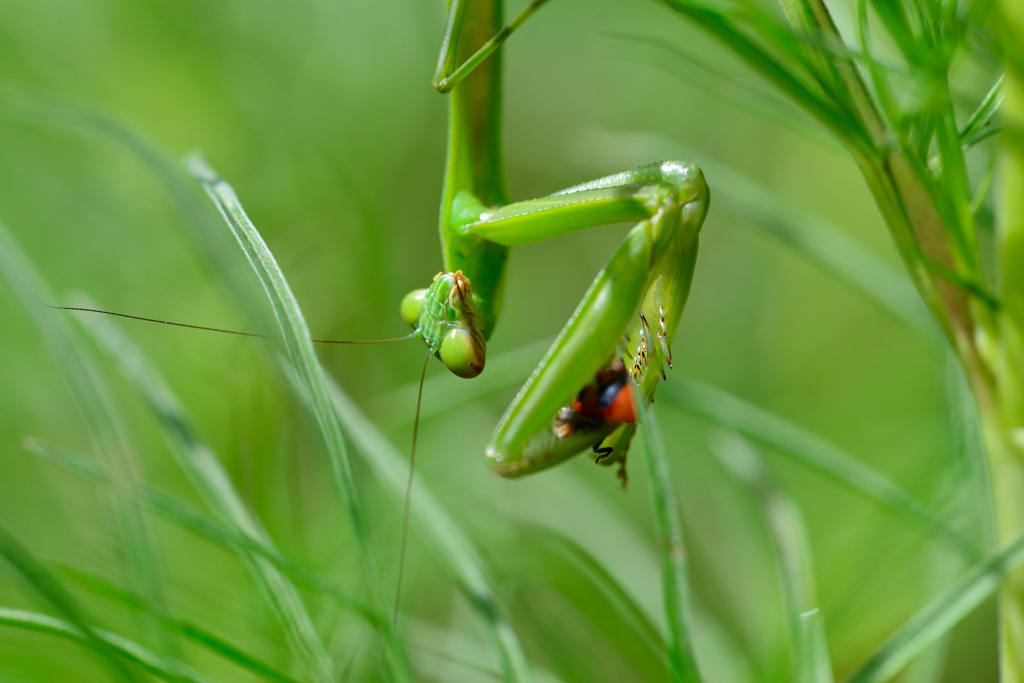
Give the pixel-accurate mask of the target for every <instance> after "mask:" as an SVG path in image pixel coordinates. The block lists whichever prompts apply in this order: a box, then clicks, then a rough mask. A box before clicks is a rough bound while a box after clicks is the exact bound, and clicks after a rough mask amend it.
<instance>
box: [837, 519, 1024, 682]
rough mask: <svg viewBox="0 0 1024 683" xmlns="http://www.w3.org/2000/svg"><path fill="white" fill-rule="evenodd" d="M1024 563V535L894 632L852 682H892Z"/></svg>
mask: <svg viewBox="0 0 1024 683" xmlns="http://www.w3.org/2000/svg"><path fill="white" fill-rule="evenodd" d="M1022 564H1024V536H1021V537H1019V538H1017V539H1016V540H1015V541H1013V542H1012V543H1010V544H1009V545H1007V546H1006V548H1004V549H1003V550H1001V551H999V552H997V553H994V554H993V555H990V556H989V557H987V558H986V559H984V560H982V561H981V562H980V563H978V564H977V565H975V566H974V568H973V569H971V570H970V571H969V572H967V574H965V575H964V576H963V577H962V578H960V579H959V580H957V581H956V582H954V583H953V584H952V585H951V586H949V587H948V588H947V589H946V590H944V591H943V592H942V593H940V594H939V595H938V596H937V597H936V598H935V599H933V600H932V601H931V602H929V603H928V604H927V605H925V607H924V608H923V609H922V610H921V611H920V612H918V613H917V614H916V615H914V617H913V618H911V619H910V621H908V622H907V623H906V624H904V625H903V626H902V627H901V628H900V629H899V630H898V631H896V632H895V633H894V634H892V635H891V636H890V637H889V638H888V639H887V640H886V641H885V643H883V644H882V646H881V647H880V648H879V649H878V650H877V651H876V652H875V654H874V655H873V656H872V657H871V658H870V659H869V660H868V661H867V662H865V663H864V665H863V666H862V667H861V668H860V669H858V670H857V671H856V672H855V673H854V674H853V675H851V676H850V678H848V679H847V682H848V683H869V682H874V681H888V680H890V679H891V678H892V677H893V676H895V675H896V674H897V673H898V672H899V671H900V670H901V669H902V668H903V667H905V666H906V665H907V664H908V663H910V662H911V661H912V660H913V659H914V658H915V657H917V656H918V655H919V654H920V653H922V652H923V651H924V650H925V649H927V648H928V646H929V645H931V644H932V643H933V642H935V640H936V639H938V638H939V637H941V636H942V635H944V634H945V633H947V632H948V631H949V630H950V629H951V628H953V626H955V625H956V624H957V623H959V621H960V620H961V619H963V618H964V617H965V616H967V615H968V614H970V612H971V611H972V610H974V609H975V608H976V607H977V606H978V605H980V604H981V603H982V602H984V601H985V600H987V599H988V598H989V597H991V596H992V595H993V594H994V593H995V592H996V591H997V590H998V588H999V585H1000V582H1001V580H1002V577H1003V576H1005V575H1006V574H1008V573H1009V572H1011V571H1013V570H1014V569H1016V568H1018V567H1020V566H1021V565H1022Z"/></svg>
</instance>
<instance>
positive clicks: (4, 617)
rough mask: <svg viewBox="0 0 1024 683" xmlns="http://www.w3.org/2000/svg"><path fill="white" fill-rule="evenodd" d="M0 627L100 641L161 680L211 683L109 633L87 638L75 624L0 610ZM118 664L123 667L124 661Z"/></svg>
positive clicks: (89, 642) (177, 663) (87, 642)
mask: <svg viewBox="0 0 1024 683" xmlns="http://www.w3.org/2000/svg"><path fill="white" fill-rule="evenodd" d="M0 625H3V626H9V627H12V628H20V629H23V630H26V631H36V632H39V633H46V634H48V635H52V636H57V637H58V638H66V639H68V640H72V641H75V642H78V643H81V644H83V645H85V646H86V647H95V644H96V642H97V641H98V642H99V643H100V644H101V646H102V648H103V651H104V652H106V653H108V655H109V656H111V657H117V658H119V660H121V659H123V660H127V661H128V662H132V663H135V664H138V665H139V666H141V667H143V668H145V669H146V671H148V672H149V673H151V674H153V675H154V676H156V677H157V678H160V679H162V680H165V681H173V682H174V683H211V681H210V679H208V678H206V677H205V676H203V675H202V674H200V673H199V672H198V671H195V670H194V669H192V668H190V667H189V666H188V665H187V664H185V663H183V662H180V661H176V660H173V659H168V658H165V657H161V656H159V655H157V654H155V653H153V652H152V651H150V650H147V649H146V648H144V647H142V646H141V645H139V644H138V643H136V642H134V641H132V640H128V639H127V638H124V637H122V636H119V635H116V634H113V633H110V632H109V631H104V630H102V629H96V630H92V631H90V633H89V634H86V633H85V632H83V631H82V630H81V628H80V627H79V625H77V624H75V622H74V621H73V620H69V621H64V620H62V619H57V618H54V617H51V616H47V615H45V614H39V613H38V612H29V611H27V610H21V609H13V608H10V607H0ZM117 664H118V666H122V667H123V664H122V662H121V661H118V662H117ZM131 680H137V679H134V678H133V679H131Z"/></svg>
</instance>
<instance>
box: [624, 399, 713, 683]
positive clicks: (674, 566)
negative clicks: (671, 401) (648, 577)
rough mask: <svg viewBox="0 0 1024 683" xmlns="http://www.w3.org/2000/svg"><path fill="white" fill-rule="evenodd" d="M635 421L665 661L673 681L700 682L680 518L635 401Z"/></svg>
mask: <svg viewBox="0 0 1024 683" xmlns="http://www.w3.org/2000/svg"><path fill="white" fill-rule="evenodd" d="M637 407H638V408H639V411H638V412H639V414H638V415H637V418H638V422H639V423H640V424H641V425H642V426H643V432H644V437H645V438H644V444H645V445H646V448H645V449H644V451H645V454H646V458H645V462H646V464H647V473H648V476H649V477H650V480H651V504H652V507H653V512H654V529H655V540H656V542H657V548H658V554H659V556H660V557H661V581H662V600H663V603H664V606H665V618H666V619H667V621H668V631H669V639H668V658H669V666H670V673H671V675H672V680H673V681H678V682H685V683H690V682H691V681H699V680H701V678H700V675H699V674H698V673H697V664H696V661H695V659H694V656H693V649H692V648H693V646H692V645H691V639H690V628H689V624H690V623H691V620H690V614H691V605H692V602H693V599H692V598H691V589H690V581H689V578H688V576H687V569H686V565H687V562H686V555H687V549H686V541H685V539H684V537H683V515H682V510H681V508H680V507H679V498H678V496H676V489H675V482H674V481H673V479H672V470H671V467H670V466H669V461H668V456H667V454H666V453H665V444H664V440H663V438H662V434H661V428H660V427H659V426H658V422H657V418H655V415H654V411H653V410H652V409H651V408H650V407H649V406H648V405H647V404H646V403H645V402H644V401H637Z"/></svg>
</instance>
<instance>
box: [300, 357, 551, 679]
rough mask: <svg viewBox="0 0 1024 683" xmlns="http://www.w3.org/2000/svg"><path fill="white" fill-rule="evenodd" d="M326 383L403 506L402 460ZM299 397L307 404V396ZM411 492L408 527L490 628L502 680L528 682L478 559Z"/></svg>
mask: <svg viewBox="0 0 1024 683" xmlns="http://www.w3.org/2000/svg"><path fill="white" fill-rule="evenodd" d="M286 369H287V368H286ZM287 374H288V376H289V378H290V379H291V380H292V386H293V387H295V388H296V391H298V392H299V393H300V394H302V393H303V392H304V391H305V387H304V386H303V384H302V383H301V381H300V380H299V378H298V377H297V376H295V373H294V372H289V373H287ZM328 383H329V388H330V392H331V400H332V401H333V403H334V410H335V411H336V412H337V416H338V419H339V420H341V422H342V424H343V425H344V426H345V429H346V430H347V431H348V434H349V436H350V437H351V439H352V443H353V445H354V446H355V448H356V451H357V452H358V453H359V454H360V455H361V456H362V457H363V459H364V461H365V462H366V464H367V465H369V466H370V468H371V469H373V471H374V473H375V474H376V475H377V478H378V479H379V480H380V481H381V483H382V484H383V485H384V486H385V487H386V488H387V489H389V490H390V491H391V493H392V495H393V496H394V497H395V499H396V500H397V501H402V500H403V498H404V496H405V485H406V478H407V477H408V475H409V470H408V461H407V459H406V458H404V457H403V456H402V454H401V453H399V452H398V450H397V449H396V448H395V447H394V446H393V445H392V444H391V442H390V441H388V440H387V439H386V438H385V437H384V435H383V434H382V433H381V432H380V430H378V429H377V427H376V426H375V425H374V424H373V422H372V421H370V420H369V418H367V417H366V415H364V414H363V413H362V411H361V410H359V407H358V406H357V405H356V404H355V402H354V401H352V399H351V398H349V396H348V395H347V394H346V393H345V392H344V390H343V389H342V388H341V387H340V386H339V385H338V384H337V383H336V382H334V381H332V380H328ZM301 398H302V399H303V400H306V401H308V400H309V397H308V396H301ZM412 491H413V493H412V510H411V516H410V524H412V525H413V526H414V527H415V528H416V529H417V530H418V535H419V537H420V539H421V541H422V542H423V543H425V544H426V545H428V546H429V547H430V548H431V550H432V551H433V553H434V555H435V556H436V557H437V558H438V560H439V561H440V562H442V563H443V564H444V565H445V566H446V567H447V568H448V570H449V571H450V572H451V573H452V575H453V576H454V577H455V580H456V582H457V583H458V586H459V589H460V590H461V591H462V593H463V594H464V595H465V596H466V599H467V600H468V601H469V604H470V606H471V607H472V608H473V610H474V611H475V612H476V613H477V615H478V616H479V617H480V618H481V620H482V621H483V622H484V623H485V624H486V625H487V627H488V628H489V630H490V632H491V635H492V638H493V640H494V645H495V649H496V650H497V652H498V656H499V658H500V660H501V667H502V670H503V671H504V674H505V680H507V681H524V682H525V681H531V680H533V676H532V674H531V673H530V668H529V666H528V664H527V660H526V655H525V654H524V652H523V649H522V646H521V645H520V643H519V639H518V638H517V637H516V633H515V631H514V630H513V629H512V625H511V624H510V623H509V622H508V620H507V619H506V617H505V614H504V611H503V609H502V608H501V606H500V603H499V601H498V598H497V596H496V595H495V594H494V591H493V589H492V588H491V586H490V582H489V580H488V578H487V572H486V570H485V569H484V563H483V560H482V559H481V558H480V556H479V555H478V554H477V552H476V550H475V549H474V548H473V545H472V543H470V541H469V539H468V538H466V536H465V535H464V534H463V533H462V531H461V530H460V529H459V527H458V525H457V524H456V523H455V521H454V520H453V519H452V518H451V516H450V515H449V514H448V513H447V512H446V511H445V509H444V508H443V507H442V506H441V504H440V503H439V502H438V501H437V498H436V497H434V495H433V494H432V493H431V492H430V489H429V488H428V487H427V485H426V484H425V483H424V482H423V481H422V480H421V479H419V478H418V477H416V476H415V474H414V480H413V485H412Z"/></svg>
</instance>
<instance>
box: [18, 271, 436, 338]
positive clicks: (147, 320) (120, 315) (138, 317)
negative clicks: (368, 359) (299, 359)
mask: <svg viewBox="0 0 1024 683" xmlns="http://www.w3.org/2000/svg"><path fill="white" fill-rule="evenodd" d="M29 289H30V290H31V291H32V296H34V297H35V298H36V301H38V302H39V303H40V304H42V305H43V306H46V307H47V308H49V309H52V310H55V311H79V312H82V313H101V314H103V315H112V316H114V317H117V318H127V319H128V320H140V321H142V322H145V323H156V324H158V325H171V326H173V327H184V328H187V329H190V330H202V331H203V332H220V333H221V334H234V335H238V336H239V337H255V338H256V339H284V337H282V336H281V335H279V334H260V333H259V332H243V331H241V330H228V329H224V328H222V327H208V326H206V325H193V324H191V323H179V322H173V321H171V320H160V319H159V318H146V317H145V316H141V315H131V314H129V313H118V312H117V311H105V310H103V309H101V308H85V307H83V306H55V305H53V304H50V303H47V302H45V301H43V300H42V299H41V298H39V295H38V294H37V293H36V290H35V288H34V287H32V285H31V283H30V284H29ZM415 337H416V333H415V332H411V333H409V334H407V335H405V336H402V337H391V338H390V339H313V340H312V341H313V343H314V344H388V343H390V342H397V341H405V340H406V339H415Z"/></svg>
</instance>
